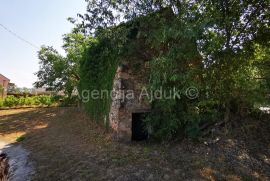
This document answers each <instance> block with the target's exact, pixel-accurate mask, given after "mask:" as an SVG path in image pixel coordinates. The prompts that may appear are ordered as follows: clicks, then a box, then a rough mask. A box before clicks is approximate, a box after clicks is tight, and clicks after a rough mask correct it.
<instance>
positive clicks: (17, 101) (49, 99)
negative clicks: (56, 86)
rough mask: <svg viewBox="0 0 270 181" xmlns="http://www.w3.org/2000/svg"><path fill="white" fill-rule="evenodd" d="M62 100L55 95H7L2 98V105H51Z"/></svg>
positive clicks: (0, 105) (0, 104) (0, 103)
mask: <svg viewBox="0 0 270 181" xmlns="http://www.w3.org/2000/svg"><path fill="white" fill-rule="evenodd" d="M59 102H60V100H59V99H56V98H55V97H54V96H46V95H41V96H32V97H15V96H7V97H6V98H5V99H0V107H16V106H51V105H52V104H56V103H59Z"/></svg>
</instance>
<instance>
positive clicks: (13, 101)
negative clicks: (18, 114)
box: [4, 96, 20, 107]
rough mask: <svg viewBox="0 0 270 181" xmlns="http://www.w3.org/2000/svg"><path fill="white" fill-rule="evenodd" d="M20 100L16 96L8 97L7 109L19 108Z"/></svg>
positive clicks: (6, 101)
mask: <svg viewBox="0 0 270 181" xmlns="http://www.w3.org/2000/svg"><path fill="white" fill-rule="evenodd" d="M19 102H20V101H19V99H18V98H16V97H14V96H7V97H6V98H5V99H4V106H5V107H14V106H17V105H18V104H19Z"/></svg>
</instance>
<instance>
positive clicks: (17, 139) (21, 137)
mask: <svg viewBox="0 0 270 181" xmlns="http://www.w3.org/2000/svg"><path fill="white" fill-rule="evenodd" d="M23 140H25V137H24V136H20V137H18V138H16V141H17V142H22V141H23Z"/></svg>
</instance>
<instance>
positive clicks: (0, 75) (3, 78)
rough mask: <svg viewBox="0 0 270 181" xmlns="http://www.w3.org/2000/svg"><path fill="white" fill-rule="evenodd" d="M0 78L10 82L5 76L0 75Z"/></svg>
mask: <svg viewBox="0 0 270 181" xmlns="http://www.w3.org/2000/svg"><path fill="white" fill-rule="evenodd" d="M0 77H2V78H3V79H6V80H8V81H10V80H9V78H7V77H5V76H4V75H2V74H0Z"/></svg>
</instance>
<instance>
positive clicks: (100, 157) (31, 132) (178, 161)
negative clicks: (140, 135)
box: [0, 108, 270, 180]
mask: <svg viewBox="0 0 270 181" xmlns="http://www.w3.org/2000/svg"><path fill="white" fill-rule="evenodd" d="M22 135H23V136H24V137H25V140H23V141H22V142H20V144H22V145H23V146H24V147H25V148H26V149H28V150H29V151H30V152H31V155H30V159H31V160H32V161H34V163H35V168H36V174H35V175H34V177H33V180H166V179H167V180H192V179H195V180H254V179H258V180H267V179H269V178H270V177H269V176H270V173H269V170H270V166H269V163H266V162H264V161H263V160H260V159H259V158H257V157H255V156H254V155H250V153H249V150H248V148H246V147H245V144H242V143H241V142H238V141H237V140H229V139H228V140H227V139H224V141H220V142H219V143H217V144H215V145H210V146H206V145H204V144H194V143H192V142H190V141H187V140H186V141H183V142H181V143H176V144H174V145H171V146H164V145H160V144H153V143H144V142H143V143H130V144H124V143H118V142H114V141H112V140H111V139H110V134H109V133H107V132H106V131H105V130H104V129H103V128H101V127H100V126H98V125H97V124H95V123H93V122H92V121H91V120H89V118H88V117H87V116H86V115H85V114H84V113H83V112H80V111H78V110H77V109H76V108H43V109H23V110H4V111H0V141H1V140H5V141H9V142H15V140H16V138H17V137H19V136H22ZM264 141H265V140H264ZM258 154H262V155H264V156H265V157H264V158H269V154H268V153H265V152H260V153H258Z"/></svg>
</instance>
